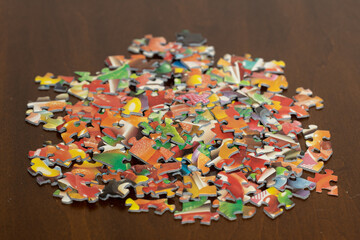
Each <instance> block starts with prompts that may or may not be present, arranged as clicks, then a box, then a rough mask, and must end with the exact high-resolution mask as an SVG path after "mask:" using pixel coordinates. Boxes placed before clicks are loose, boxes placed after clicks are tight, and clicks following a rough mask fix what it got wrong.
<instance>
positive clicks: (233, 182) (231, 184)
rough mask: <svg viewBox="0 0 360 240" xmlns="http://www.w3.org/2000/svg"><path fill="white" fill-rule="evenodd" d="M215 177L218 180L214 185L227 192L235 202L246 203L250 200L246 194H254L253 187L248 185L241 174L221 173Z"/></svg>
mask: <svg viewBox="0 0 360 240" xmlns="http://www.w3.org/2000/svg"><path fill="white" fill-rule="evenodd" d="M217 176H218V177H219V179H218V180H216V182H215V184H216V185H218V186H221V189H226V190H227V191H229V193H230V194H231V195H232V196H233V197H234V198H235V199H236V200H238V199H241V200H243V201H244V202H248V201H249V200H250V197H249V196H248V194H250V193H254V192H256V189H255V187H254V186H253V185H249V184H248V183H249V182H248V180H247V178H246V176H245V174H244V173H242V172H233V173H226V172H223V171H221V172H219V173H218V174H217Z"/></svg>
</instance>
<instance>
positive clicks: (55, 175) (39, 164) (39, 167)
mask: <svg viewBox="0 0 360 240" xmlns="http://www.w3.org/2000/svg"><path fill="white" fill-rule="evenodd" d="M31 165H32V166H31V167H29V168H28V171H29V173H30V174H31V175H33V176H37V175H39V174H40V175H41V176H38V177H37V182H38V183H39V184H40V185H42V184H45V183H49V182H51V183H55V184H56V182H55V181H56V179H59V178H61V177H62V176H63V174H62V172H61V168H60V167H59V166H56V167H54V168H50V167H49V165H50V164H49V163H48V162H47V161H46V160H41V159H40V158H37V157H36V158H33V159H32V160H31Z"/></svg>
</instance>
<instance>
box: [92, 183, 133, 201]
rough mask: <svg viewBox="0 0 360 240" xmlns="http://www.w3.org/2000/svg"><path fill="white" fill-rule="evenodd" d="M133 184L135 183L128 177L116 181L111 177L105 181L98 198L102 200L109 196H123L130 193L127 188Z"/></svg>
mask: <svg viewBox="0 0 360 240" xmlns="http://www.w3.org/2000/svg"><path fill="white" fill-rule="evenodd" d="M135 185H136V183H135V182H133V181H131V180H129V179H121V180H118V181H117V180H114V179H112V180H110V181H109V182H107V184H106V185H105V187H104V189H102V191H101V193H100V195H99V198H100V199H102V200H107V199H108V198H109V197H113V198H125V197H126V196H127V195H128V194H129V193H130V190H129V189H128V188H129V187H131V186H135Z"/></svg>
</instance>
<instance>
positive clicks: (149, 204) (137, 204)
mask: <svg viewBox="0 0 360 240" xmlns="http://www.w3.org/2000/svg"><path fill="white" fill-rule="evenodd" d="M125 205H126V206H130V208H129V212H149V208H155V213H156V214H160V215H161V214H163V213H164V212H165V211H167V210H168V211H169V212H174V210H175V205H169V204H168V201H167V199H166V198H165V199H156V200H146V199H136V200H133V199H132V198H128V199H126V201H125Z"/></svg>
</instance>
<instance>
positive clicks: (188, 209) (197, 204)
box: [174, 197, 219, 225]
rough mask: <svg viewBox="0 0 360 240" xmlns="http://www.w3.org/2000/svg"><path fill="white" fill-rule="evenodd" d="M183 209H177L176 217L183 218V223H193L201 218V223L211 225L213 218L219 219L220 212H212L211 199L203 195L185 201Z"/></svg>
mask: <svg viewBox="0 0 360 240" xmlns="http://www.w3.org/2000/svg"><path fill="white" fill-rule="evenodd" d="M182 205H183V207H182V211H176V212H175V214H174V216H175V219H181V223H182V224H185V223H193V222H195V219H201V221H200V223H201V224H206V225H210V223H211V220H216V221H217V220H218V219H219V214H218V213H216V212H211V201H210V200H207V198H206V197H201V198H200V200H197V201H190V202H184V203H183V204H182Z"/></svg>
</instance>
